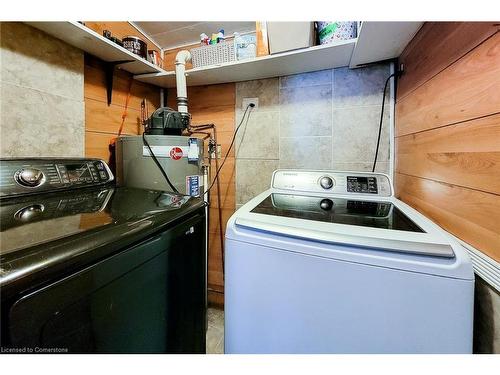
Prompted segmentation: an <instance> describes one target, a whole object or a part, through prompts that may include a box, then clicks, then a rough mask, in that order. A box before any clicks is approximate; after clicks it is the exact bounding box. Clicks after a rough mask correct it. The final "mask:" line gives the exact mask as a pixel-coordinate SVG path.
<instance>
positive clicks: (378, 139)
mask: <svg viewBox="0 0 500 375" xmlns="http://www.w3.org/2000/svg"><path fill="white" fill-rule="evenodd" d="M397 74H399V73H392V74H391V75H390V76H389V77H387V79H386V80H385V85H384V94H383V97H382V110H381V111H380V124H379V127H378V138H377V148H376V149H375V159H374V160H373V167H372V172H375V166H376V165H377V157H378V149H379V146H380V135H381V134H382V120H383V118H384V107H385V93H386V91H387V85H388V84H389V80H390V79H391V78H392V77H396V75H397Z"/></svg>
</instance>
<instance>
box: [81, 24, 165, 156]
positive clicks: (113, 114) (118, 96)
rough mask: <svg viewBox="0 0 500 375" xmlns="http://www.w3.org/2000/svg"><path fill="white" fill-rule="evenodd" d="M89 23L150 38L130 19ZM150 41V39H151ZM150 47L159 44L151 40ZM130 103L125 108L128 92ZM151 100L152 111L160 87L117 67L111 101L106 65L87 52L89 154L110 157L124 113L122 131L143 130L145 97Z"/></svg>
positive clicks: (99, 28) (94, 27)
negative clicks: (142, 110)
mask: <svg viewBox="0 0 500 375" xmlns="http://www.w3.org/2000/svg"><path fill="white" fill-rule="evenodd" d="M85 25H86V26H87V27H89V28H91V29H92V30H94V31H96V32H97V33H99V34H102V31H103V30H110V31H111V33H112V34H113V35H114V36H116V37H118V38H123V37H124V36H127V35H138V36H142V37H143V38H144V40H145V41H146V40H147V38H146V37H145V36H144V35H143V34H142V33H140V32H139V31H138V30H137V29H136V28H134V27H133V26H132V25H131V24H129V23H128V22H92V21H86V22H85ZM148 42H149V41H148ZM148 48H149V49H156V50H158V48H157V47H156V46H154V45H153V44H152V43H150V42H149V43H148ZM129 92H130V98H129V103H128V106H127V110H126V111H125V105H126V101H127V96H128V95H129ZM143 99H146V100H147V103H148V106H149V113H151V112H153V111H154V110H155V109H156V108H158V107H159V105H160V89H159V88H158V87H156V86H153V85H148V84H145V83H142V82H139V81H136V80H134V79H133V78H132V74H130V73H128V72H125V71H123V70H120V69H119V68H117V69H115V72H114V75H113V93H112V101H111V105H109V106H108V104H107V96H106V75H105V65H104V63H103V62H102V61H100V60H99V59H97V58H95V57H93V56H91V55H88V54H85V71H84V100H85V155H86V156H87V157H95V158H101V159H104V160H106V161H108V162H112V163H111V164H112V165H113V164H114V161H111V160H110V156H111V155H110V152H109V144H110V141H111V140H112V139H113V138H115V137H116V136H117V135H118V131H119V129H120V125H121V122H122V116H123V115H124V114H126V117H125V122H124V125H123V130H122V134H129V135H134V134H141V133H142V130H143V129H142V126H141V123H140V116H141V101H142V100H143Z"/></svg>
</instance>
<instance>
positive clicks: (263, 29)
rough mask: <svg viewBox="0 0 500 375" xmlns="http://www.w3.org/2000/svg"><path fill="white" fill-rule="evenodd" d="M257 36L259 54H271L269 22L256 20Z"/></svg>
mask: <svg viewBox="0 0 500 375" xmlns="http://www.w3.org/2000/svg"><path fill="white" fill-rule="evenodd" d="M255 36H256V39H257V56H267V55H269V39H268V37H267V22H266V21H256V22H255Z"/></svg>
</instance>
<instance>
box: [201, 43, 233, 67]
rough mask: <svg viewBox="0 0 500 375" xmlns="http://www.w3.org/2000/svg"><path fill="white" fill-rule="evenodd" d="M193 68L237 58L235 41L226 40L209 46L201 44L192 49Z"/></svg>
mask: <svg viewBox="0 0 500 375" xmlns="http://www.w3.org/2000/svg"><path fill="white" fill-rule="evenodd" d="M191 59H192V63H193V68H199V67H201V66H207V65H216V64H222V63H227V62H230V61H235V60H236V53H235V49H234V42H233V41H232V40H231V41H226V42H222V43H217V44H211V45H208V46H201V47H197V48H193V49H192V50H191Z"/></svg>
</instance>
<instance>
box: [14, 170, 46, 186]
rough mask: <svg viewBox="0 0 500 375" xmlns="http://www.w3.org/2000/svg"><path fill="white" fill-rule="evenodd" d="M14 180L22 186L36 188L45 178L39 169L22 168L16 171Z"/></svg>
mask: <svg viewBox="0 0 500 375" xmlns="http://www.w3.org/2000/svg"><path fill="white" fill-rule="evenodd" d="M14 178H15V180H16V182H17V183H18V184H20V185H22V186H28V187H36V186H38V185H41V184H42V183H43V182H44V179H45V176H44V174H43V172H42V171H41V170H39V169H36V168H24V169H21V170H19V171H17V172H16V175H15V177H14Z"/></svg>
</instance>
